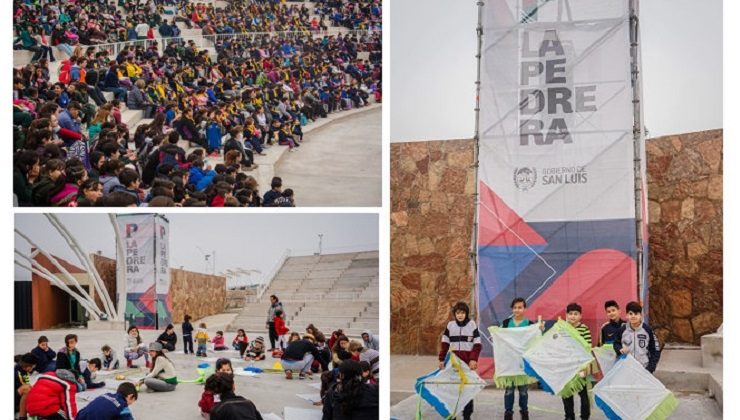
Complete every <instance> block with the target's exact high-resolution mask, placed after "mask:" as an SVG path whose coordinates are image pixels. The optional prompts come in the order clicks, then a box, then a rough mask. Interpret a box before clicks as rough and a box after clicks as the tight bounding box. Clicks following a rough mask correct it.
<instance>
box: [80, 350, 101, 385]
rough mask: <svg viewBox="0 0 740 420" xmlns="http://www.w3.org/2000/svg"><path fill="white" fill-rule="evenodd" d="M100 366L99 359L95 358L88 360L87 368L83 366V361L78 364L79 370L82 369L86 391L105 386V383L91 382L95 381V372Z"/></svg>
mask: <svg viewBox="0 0 740 420" xmlns="http://www.w3.org/2000/svg"><path fill="white" fill-rule="evenodd" d="M101 364H102V363H100V359H98V358H97V357H95V358H92V359H90V360H88V361H87V366H84V365H85V362H84V361H83V362H82V363H80V369H82V377H83V378H84V379H85V388H86V389H95V388H102V387H104V386H105V382H93V381H94V380H95V372H97V371H98V370H99V369H100V365H101ZM83 366H84V367H83Z"/></svg>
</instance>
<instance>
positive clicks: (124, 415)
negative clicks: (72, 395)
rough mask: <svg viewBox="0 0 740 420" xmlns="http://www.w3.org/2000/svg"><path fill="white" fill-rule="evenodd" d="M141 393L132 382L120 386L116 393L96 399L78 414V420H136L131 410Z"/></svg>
mask: <svg viewBox="0 0 740 420" xmlns="http://www.w3.org/2000/svg"><path fill="white" fill-rule="evenodd" d="M138 397H139V393H138V392H137V391H136V387H135V386H134V384H132V383H131V382H124V383H122V384H121V385H118V389H116V392H115V393H108V394H103V395H101V396H99V397H98V398H95V399H94V400H92V401H91V402H90V404H88V405H87V406H86V407H85V408H83V409H82V410H80V412H79V413H77V417H75V418H76V419H77V420H134V416H133V415H132V414H131V409H130V408H129V407H130V406H131V405H132V404H133V403H135V402H136V399H137V398H138Z"/></svg>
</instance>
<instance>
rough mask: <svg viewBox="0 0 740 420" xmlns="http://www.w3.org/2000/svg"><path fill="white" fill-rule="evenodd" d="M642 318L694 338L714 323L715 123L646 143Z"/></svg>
mask: <svg viewBox="0 0 740 420" xmlns="http://www.w3.org/2000/svg"><path fill="white" fill-rule="evenodd" d="M646 152H647V170H648V178H647V181H648V211H649V224H648V234H649V236H650V239H649V246H650V252H649V263H648V264H649V266H648V269H649V285H650V286H649V298H648V302H649V304H650V310H649V311H650V312H649V313H650V323H651V324H652V326H653V328H654V329H655V331H656V334H657V335H658V337H659V338H660V339H661V340H662V342H679V343H692V344H699V343H700V337H701V336H702V335H704V334H707V333H710V332H714V331H716V330H717V328H718V327H719V326H720V324H722V130H711V131H702V132H697V133H689V134H682V135H677V136H666V137H660V138H656V139H651V140H649V141H648V142H647V145H646Z"/></svg>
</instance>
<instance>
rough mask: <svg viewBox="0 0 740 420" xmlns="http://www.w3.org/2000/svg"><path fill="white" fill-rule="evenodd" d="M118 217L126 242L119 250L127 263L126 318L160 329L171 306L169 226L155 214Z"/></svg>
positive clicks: (131, 323) (139, 326) (143, 327)
mask: <svg viewBox="0 0 740 420" xmlns="http://www.w3.org/2000/svg"><path fill="white" fill-rule="evenodd" d="M116 220H117V222H118V226H119V228H120V230H121V234H122V235H123V242H124V248H123V249H120V247H119V250H118V252H122V253H123V261H124V263H125V265H126V270H125V272H126V285H127V286H126V313H125V317H126V320H127V321H128V322H129V325H136V326H137V327H138V328H142V329H155V328H160V327H161V326H162V325H161V324H162V323H163V322H164V323H165V324H164V325H166V324H167V323H169V322H170V314H171V308H172V304H171V302H169V300H168V298H167V296H168V291H169V255H168V254H169V250H168V248H169V240H168V238H169V234H168V233H169V226H168V225H167V223H166V220H163V219H162V218H160V217H159V216H155V215H153V214H127V215H118V216H117V217H116ZM161 255H163V258H162V256H161ZM163 263H164V265H163ZM158 321H159V324H160V325H158Z"/></svg>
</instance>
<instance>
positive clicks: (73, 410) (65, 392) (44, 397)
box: [26, 369, 78, 419]
mask: <svg viewBox="0 0 740 420" xmlns="http://www.w3.org/2000/svg"><path fill="white" fill-rule="evenodd" d="M76 385H78V383H77V376H76V375H75V374H74V373H73V372H72V371H70V370H67V369H57V370H56V371H55V372H47V373H43V374H41V375H39V377H38V379H37V380H36V383H35V384H34V385H33V387H31V390H30V391H29V392H28V397H27V398H26V413H27V415H28V416H37V417H41V418H46V417H48V418H52V419H64V418H66V419H74V418H76V417H77V399H76V398H77V397H76V394H77V386H76Z"/></svg>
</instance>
